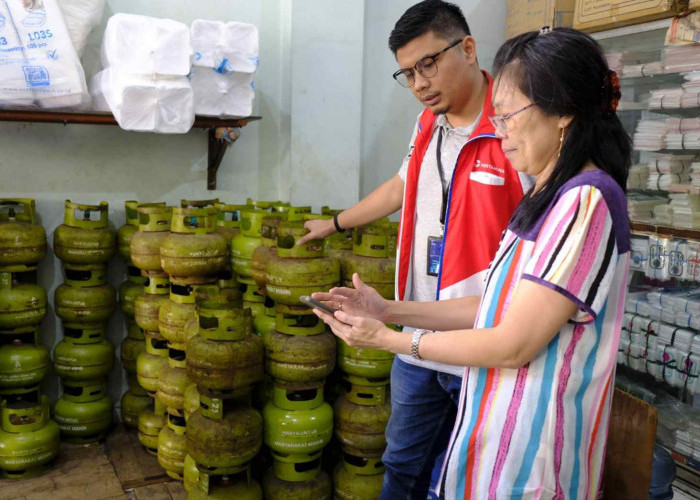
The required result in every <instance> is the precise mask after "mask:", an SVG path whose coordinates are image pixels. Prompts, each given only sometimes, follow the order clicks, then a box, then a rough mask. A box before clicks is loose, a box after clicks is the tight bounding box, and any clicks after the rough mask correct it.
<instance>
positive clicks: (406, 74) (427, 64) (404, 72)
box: [392, 40, 462, 88]
mask: <svg viewBox="0 0 700 500" xmlns="http://www.w3.org/2000/svg"><path fill="white" fill-rule="evenodd" d="M461 41H462V40H456V41H454V42H452V43H451V44H450V45H448V46H447V47H445V48H444V49H442V50H441V51H440V52H436V53H435V54H433V55H431V56H426V57H424V58H423V59H420V60H419V61H418V62H417V63H416V64H415V65H414V66H413V67H412V68H403V69H400V70H398V71H397V72H396V73H394V74H393V75H392V76H393V77H394V80H396V81H397V82H399V85H401V86H402V87H406V88H409V87H413V84H414V83H415V82H416V78H415V74H416V73H418V74H419V75H420V76H422V77H423V78H432V77H434V76H435V75H437V70H438V68H437V58H438V56H439V55H440V54H442V53H443V52H447V51H448V50H450V49H451V48H452V47H454V46H455V45H457V44H459V43H460V42H461Z"/></svg>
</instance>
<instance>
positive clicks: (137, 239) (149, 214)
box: [129, 205, 172, 272]
mask: <svg viewBox="0 0 700 500" xmlns="http://www.w3.org/2000/svg"><path fill="white" fill-rule="evenodd" d="M137 212H138V214H139V230H138V232H136V233H134V234H133V236H132V237H131V242H130V246H129V248H130V254H131V261H132V262H133V263H134V265H135V266H136V267H138V268H139V269H141V270H142V271H152V272H162V271H163V268H162V267H161V264H160V245H161V243H162V241H163V240H164V239H165V238H167V237H168V235H169V234H170V220H171V217H172V207H165V206H160V205H156V206H143V205H142V206H139V207H138V209H137Z"/></svg>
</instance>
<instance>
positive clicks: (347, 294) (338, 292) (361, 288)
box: [312, 273, 389, 323]
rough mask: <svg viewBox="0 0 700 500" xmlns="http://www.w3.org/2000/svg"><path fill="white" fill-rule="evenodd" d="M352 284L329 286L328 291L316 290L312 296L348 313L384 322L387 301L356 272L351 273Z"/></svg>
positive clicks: (387, 310)
mask: <svg viewBox="0 0 700 500" xmlns="http://www.w3.org/2000/svg"><path fill="white" fill-rule="evenodd" d="M352 284H353V286H354V287H355V288H345V287H342V288H331V289H330V290H329V291H328V293H323V292H316V293H314V294H313V295H312V297H313V298H314V299H316V300H320V301H322V302H325V303H326V304H328V305H329V306H330V307H332V308H334V309H338V310H339V311H343V312H345V313H347V314H349V315H352V316H363V317H366V318H373V319H376V320H379V321H380V322H382V323H386V321H387V320H386V317H387V315H388V312H389V302H388V301H386V300H384V299H383V298H382V296H381V295H379V293H378V292H377V291H376V290H375V289H374V288H372V287H371V286H369V285H366V284H365V283H364V282H363V281H362V280H361V279H360V277H359V276H358V275H357V273H355V274H353V275H352Z"/></svg>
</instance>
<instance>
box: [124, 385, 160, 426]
mask: <svg viewBox="0 0 700 500" xmlns="http://www.w3.org/2000/svg"><path fill="white" fill-rule="evenodd" d="M152 405H153V398H151V397H150V396H149V395H148V393H147V392H146V390H145V389H144V388H143V387H141V386H140V385H139V384H138V381H137V380H136V378H135V377H132V376H130V377H129V390H128V391H126V392H125V393H124V395H123V396H122V400H121V410H122V422H124V425H126V426H127V427H130V428H132V429H138V427H139V414H140V413H141V412H142V411H143V410H146V409H149V408H151V406H152Z"/></svg>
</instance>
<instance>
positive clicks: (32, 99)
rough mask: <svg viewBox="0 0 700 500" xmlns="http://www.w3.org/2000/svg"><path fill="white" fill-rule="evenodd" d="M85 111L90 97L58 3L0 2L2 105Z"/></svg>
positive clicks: (37, 0)
mask: <svg viewBox="0 0 700 500" xmlns="http://www.w3.org/2000/svg"><path fill="white" fill-rule="evenodd" d="M18 103H19V104H24V105H28V104H32V103H33V104H34V105H36V106H39V107H43V108H71V107H81V108H82V107H86V106H87V105H88V104H89V94H88V93H87V85H86V84H85V73H84V72H83V67H82V66H81V65H80V60H79V59H78V56H77V54H76V53H75V49H74V48H73V45H72V43H71V41H70V37H69V35H68V30H67V28H66V25H65V23H64V22H63V16H62V14H61V11H60V9H59V7H58V4H57V3H56V0H0V105H16V104H18Z"/></svg>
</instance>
